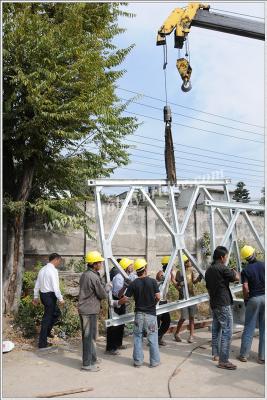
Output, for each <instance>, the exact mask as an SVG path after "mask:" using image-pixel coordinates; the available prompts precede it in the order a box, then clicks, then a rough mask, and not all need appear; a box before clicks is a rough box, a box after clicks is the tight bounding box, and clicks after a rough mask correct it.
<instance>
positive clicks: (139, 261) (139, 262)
mask: <svg viewBox="0 0 267 400" xmlns="http://www.w3.org/2000/svg"><path fill="white" fill-rule="evenodd" d="M146 265H147V262H146V260H145V259H144V258H136V259H135V260H134V269H135V271H139V270H140V269H142V268H145V266H146Z"/></svg>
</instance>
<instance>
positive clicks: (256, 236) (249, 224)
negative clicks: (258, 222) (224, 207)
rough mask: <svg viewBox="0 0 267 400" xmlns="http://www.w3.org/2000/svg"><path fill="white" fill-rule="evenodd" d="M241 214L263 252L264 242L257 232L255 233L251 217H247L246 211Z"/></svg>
mask: <svg viewBox="0 0 267 400" xmlns="http://www.w3.org/2000/svg"><path fill="white" fill-rule="evenodd" d="M243 216H244V218H245V220H246V222H247V224H248V226H249V228H250V230H251V232H252V234H253V236H254V238H255V240H256V242H257V243H258V245H259V246H260V248H261V251H263V252H265V249H264V244H263V243H262V241H261V238H260V237H259V235H258V233H257V231H256V229H255V227H254V225H253V222H252V221H251V219H250V218H249V216H248V214H247V212H244V213H243Z"/></svg>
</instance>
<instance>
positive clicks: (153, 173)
mask: <svg viewBox="0 0 267 400" xmlns="http://www.w3.org/2000/svg"><path fill="white" fill-rule="evenodd" d="M121 168H123V169H127V170H128V171H136V172H142V173H146V174H151V175H157V176H158V178H159V179H165V174H164V176H162V177H161V176H159V174H158V173H156V172H151V171H145V170H140V169H135V168H128V167H121ZM179 178H182V179H187V178H188V177H187V176H182V175H179ZM179 178H178V179H179ZM222 179H223V178H222ZM235 182H238V181H235ZM229 185H231V186H235V184H234V183H229ZM247 186H248V188H250V187H253V188H259V189H262V186H256V185H247Z"/></svg>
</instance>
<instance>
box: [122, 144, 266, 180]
mask: <svg viewBox="0 0 267 400" xmlns="http://www.w3.org/2000/svg"><path fill="white" fill-rule="evenodd" d="M127 140H129V139H127ZM129 141H131V142H134V141H133V140H129ZM136 143H138V144H144V145H147V146H153V147H157V148H160V149H163V148H164V147H162V146H157V145H155V144H148V143H144V142H139V141H138V142H136ZM175 152H176V153H177V150H175ZM158 154H159V153H158ZM189 154H191V153H189ZM179 159H181V160H188V158H184V157H180V156H179ZM190 161H195V162H198V163H202V164H203V163H205V164H212V165H219V166H221V167H229V168H234V169H241V170H246V171H253V172H261V171H257V170H255V169H251V168H244V167H236V166H234V165H226V164H218V163H215V162H211V163H210V162H208V161H199V160H195V159H192V158H191V159H190Z"/></svg>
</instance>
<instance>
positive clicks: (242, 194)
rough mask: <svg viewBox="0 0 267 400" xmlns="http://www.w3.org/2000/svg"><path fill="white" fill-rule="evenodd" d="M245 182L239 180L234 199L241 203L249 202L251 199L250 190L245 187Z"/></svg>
mask: <svg viewBox="0 0 267 400" xmlns="http://www.w3.org/2000/svg"><path fill="white" fill-rule="evenodd" d="M245 186H246V184H245V183H244V182H238V183H237V184H236V189H235V191H234V195H233V199H234V200H235V201H237V202H239V203H248V202H249V200H250V196H249V191H248V190H247V189H246V188H245Z"/></svg>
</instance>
